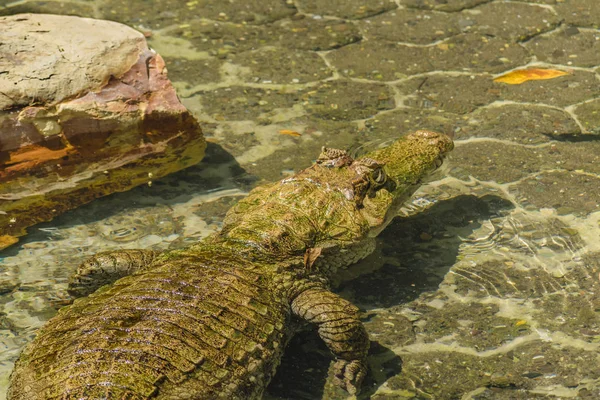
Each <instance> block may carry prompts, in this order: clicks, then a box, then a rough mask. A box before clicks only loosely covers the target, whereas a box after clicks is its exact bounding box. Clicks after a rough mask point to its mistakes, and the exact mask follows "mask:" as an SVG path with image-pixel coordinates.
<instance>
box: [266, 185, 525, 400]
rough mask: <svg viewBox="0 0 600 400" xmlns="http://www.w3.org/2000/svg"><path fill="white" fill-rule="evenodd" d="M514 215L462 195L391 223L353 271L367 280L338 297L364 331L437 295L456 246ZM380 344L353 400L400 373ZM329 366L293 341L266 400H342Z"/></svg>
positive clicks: (321, 351) (315, 342)
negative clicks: (355, 309) (355, 311)
mask: <svg viewBox="0 0 600 400" xmlns="http://www.w3.org/2000/svg"><path fill="white" fill-rule="evenodd" d="M512 208H513V204H512V203H510V202H509V201H507V200H505V199H503V198H501V197H498V196H493V195H487V196H483V197H480V198H478V197H476V196H470V195H462V196H457V197H455V198H452V199H450V200H446V201H440V202H438V203H436V204H435V205H433V206H431V207H430V208H428V209H427V210H425V211H423V212H420V213H418V214H415V215H412V216H409V217H406V218H396V219H394V220H393V221H392V222H391V223H390V225H389V226H388V227H387V228H386V230H385V231H384V232H382V234H381V235H380V236H379V238H378V244H377V250H376V251H375V252H374V253H373V254H372V255H370V256H369V257H367V258H366V259H364V260H363V261H361V262H359V263H358V264H357V265H356V266H354V267H352V268H353V269H354V268H357V269H359V270H360V269H362V270H367V271H368V272H366V273H365V274H363V275H360V276H359V277H357V278H355V279H352V280H350V281H348V282H346V283H344V284H342V285H341V286H340V287H338V289H337V290H336V292H338V293H339V294H340V295H341V296H342V297H344V298H346V299H348V300H349V301H352V302H353V303H354V304H355V305H357V306H359V307H360V308H361V309H362V310H363V312H364V313H365V314H364V315H365V318H364V322H366V323H367V325H368V321H369V320H370V319H371V318H374V317H375V316H376V315H377V314H378V313H379V312H381V311H382V310H384V311H385V312H389V311H391V312H394V311H395V310H396V309H398V308H400V307H401V306H403V305H405V304H406V303H409V302H410V301H412V300H415V299H416V298H418V297H419V296H420V295H421V294H423V293H426V292H432V291H435V290H437V289H438V287H439V285H440V283H441V282H442V281H443V279H444V277H445V275H446V274H447V273H448V271H449V269H450V268H451V267H452V266H453V265H454V264H455V262H456V258H457V256H458V253H459V247H460V244H461V243H462V239H461V238H465V237H468V236H469V235H471V234H472V233H473V232H474V231H475V230H476V229H478V228H479V227H480V226H481V224H482V223H483V222H484V221H486V220H489V219H491V218H494V217H496V216H499V215H501V214H502V213H503V212H505V211H506V210H509V209H512ZM409 329H411V328H409ZM396 340H402V339H401V338H399V339H396ZM382 341H385V342H386V343H390V338H382V337H381V336H378V341H377V342H375V341H373V342H371V349H370V351H369V364H370V365H371V366H373V367H374V368H376V369H377V371H370V373H369V375H368V376H367V378H366V379H365V382H364V383H363V390H362V392H361V394H360V395H359V396H358V398H359V399H368V398H370V396H371V395H372V394H373V393H374V392H375V391H376V390H377V388H378V387H379V386H381V385H382V384H383V383H385V381H386V380H387V379H389V378H390V377H392V376H395V375H397V374H399V373H400V372H401V369H402V361H401V359H400V358H399V357H398V356H397V355H396V354H394V353H393V352H392V351H391V350H390V349H389V348H388V347H386V346H385V345H383V344H382V343H381V342H382ZM395 345H396V346H399V345H402V343H395ZM331 360H332V356H331V355H330V353H329V351H328V349H327V348H326V347H325V345H324V344H323V342H322V341H321V340H320V339H319V338H318V335H317V334H316V332H314V331H311V332H302V333H300V334H298V335H296V336H295V337H294V338H293V339H292V340H291V342H290V344H289V345H288V348H287V349H286V352H285V355H284V358H283V360H282V363H281V366H280V367H279V369H278V371H277V374H276V376H275V377H274V379H273V381H272V383H271V385H270V386H269V388H268V396H267V397H266V398H267V399H289V400H292V399H298V400H300V399H322V398H327V399H337V398H339V399H345V398H347V393H345V392H343V391H341V390H337V389H336V390H334V389H332V387H331V385H330V384H329V383H328V382H329V381H330V379H329V378H328V377H327V376H328V373H327V371H328V369H329V365H330V363H331Z"/></svg>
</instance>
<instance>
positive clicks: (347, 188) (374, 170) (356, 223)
mask: <svg viewBox="0 0 600 400" xmlns="http://www.w3.org/2000/svg"><path fill="white" fill-rule="evenodd" d="M452 148H453V143H452V140H451V139H450V138H449V137H448V136H446V135H442V134H439V133H435V132H429V131H417V132H415V133H411V134H409V135H406V136H404V137H402V138H400V139H398V140H397V141H395V142H394V143H392V144H390V145H389V146H387V147H384V148H381V149H379V150H375V151H372V152H370V153H368V154H366V155H365V156H363V157H360V158H357V159H353V158H352V157H350V156H349V155H348V153H347V152H346V151H344V150H337V149H326V148H324V149H323V152H322V153H321V155H320V156H319V158H318V159H317V162H316V164H314V165H312V166H311V167H309V168H306V169H305V170H302V171H300V172H298V173H297V174H295V175H293V176H291V177H289V178H286V179H283V180H281V181H279V182H277V183H273V184H269V185H263V186H260V187H258V188H256V189H254V190H253V191H252V192H250V194H249V195H248V197H246V198H245V199H243V200H241V201H240V202H239V203H238V204H237V205H236V206H234V207H233V208H232V209H231V210H230V211H229V212H228V213H227V216H226V217H225V221H224V224H223V230H222V231H221V233H220V234H219V235H218V237H217V240H220V241H224V243H225V242H227V243H228V245H230V246H234V247H236V248H237V249H238V250H239V251H253V252H257V253H262V254H266V255H267V256H268V257H270V258H272V259H288V258H289V257H290V256H293V255H299V254H302V253H304V254H305V263H306V265H308V266H311V265H312V264H313V263H314V261H315V259H316V258H318V257H319V255H320V254H321V253H322V250H323V251H325V250H326V251H329V252H331V253H330V254H335V252H336V251H337V250H340V249H341V248H344V251H343V252H338V254H341V253H344V254H345V255H346V256H348V255H349V254H354V253H353V252H352V251H350V250H349V248H350V247H353V246H359V247H360V246H362V243H366V242H369V241H368V240H367V241H365V240H364V239H368V238H369V237H373V236H376V235H377V234H378V233H379V232H380V231H381V230H382V229H383V228H384V227H385V226H386V225H387V223H388V222H389V221H390V220H391V219H392V218H393V217H394V216H395V215H396V214H397V212H398V209H399V208H400V206H401V205H402V204H403V203H404V202H405V201H406V200H407V199H408V198H409V197H410V196H411V195H412V194H413V192H414V191H415V190H416V189H417V188H418V187H419V185H420V183H421V181H422V180H423V178H425V177H426V176H427V175H428V174H429V173H430V172H431V171H433V170H435V169H436V168H437V167H439V166H440V165H441V164H442V159H443V157H444V155H446V153H448V152H449V151H450V150H452ZM363 253H364V254H363V255H366V254H368V253H367V252H363ZM334 256H335V255H334ZM358 256H359V255H358V254H357V255H356V257H354V256H353V257H354V258H352V257H350V258H348V257H347V258H348V260H350V259H360V258H362V257H359V258H357V257H358ZM348 260H345V259H344V260H341V258H340V260H338V261H339V264H343V263H345V262H346V261H348Z"/></svg>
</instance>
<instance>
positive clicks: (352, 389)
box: [333, 360, 367, 394]
mask: <svg viewBox="0 0 600 400" xmlns="http://www.w3.org/2000/svg"><path fill="white" fill-rule="evenodd" d="M333 375H334V381H333V383H334V384H335V385H336V386H339V387H341V388H342V389H344V390H346V391H347V392H348V393H350V394H357V393H358V392H360V385H361V383H362V381H363V379H364V378H365V376H366V375H367V363H366V361H365V360H352V361H348V360H337V361H336V362H335V364H334V365H333Z"/></svg>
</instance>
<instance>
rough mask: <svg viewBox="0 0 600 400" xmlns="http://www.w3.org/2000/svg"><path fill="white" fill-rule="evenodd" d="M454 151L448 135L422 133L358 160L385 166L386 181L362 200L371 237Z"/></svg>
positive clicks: (400, 140) (419, 132) (383, 226)
mask: <svg viewBox="0 0 600 400" xmlns="http://www.w3.org/2000/svg"><path fill="white" fill-rule="evenodd" d="M453 148H454V143H453V142H452V139H451V138H450V137H448V136H447V135H444V134H441V133H436V132H432V131H425V130H420V131H416V132H414V133H411V134H409V135H406V136H403V137H402V138H400V139H398V140H397V141H395V142H394V143H392V144H391V145H389V146H387V147H385V148H382V149H379V150H375V151H373V152H370V153H368V154H366V155H365V156H364V157H361V158H359V159H357V160H355V163H359V164H361V163H364V162H365V160H366V162H367V163H372V162H373V160H374V161H375V162H377V164H379V165H383V167H382V169H383V172H384V174H385V182H384V183H382V184H381V185H379V188H377V189H376V191H374V192H372V193H370V195H367V196H366V197H365V198H364V200H363V204H362V206H363V207H362V213H363V215H364V216H365V217H366V218H367V220H368V221H369V224H370V225H371V231H370V232H369V236H376V235H377V234H379V232H381V230H383V228H385V226H386V225H387V224H388V223H389V222H390V221H391V219H392V218H393V217H395V216H396V214H397V212H398V210H399V208H400V207H401V206H402V204H403V203H404V202H405V201H406V200H408V199H409V198H410V196H411V195H412V194H413V193H414V192H415V191H416V190H417V189H418V188H419V186H420V184H421V182H422V180H423V179H424V178H426V177H427V175H429V174H430V173H431V172H432V171H434V170H436V169H437V168H438V167H439V166H441V165H442V161H443V158H444V156H445V155H446V154H447V153H448V152H449V151H451V150H452V149H453ZM380 180H381V179H380Z"/></svg>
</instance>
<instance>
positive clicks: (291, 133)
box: [279, 129, 302, 137]
mask: <svg viewBox="0 0 600 400" xmlns="http://www.w3.org/2000/svg"><path fill="white" fill-rule="evenodd" d="M279 133H281V134H282V135H290V136H296V137H298V136H302V134H301V133H300V132H296V131H292V130H289V129H282V130H280V131H279Z"/></svg>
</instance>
